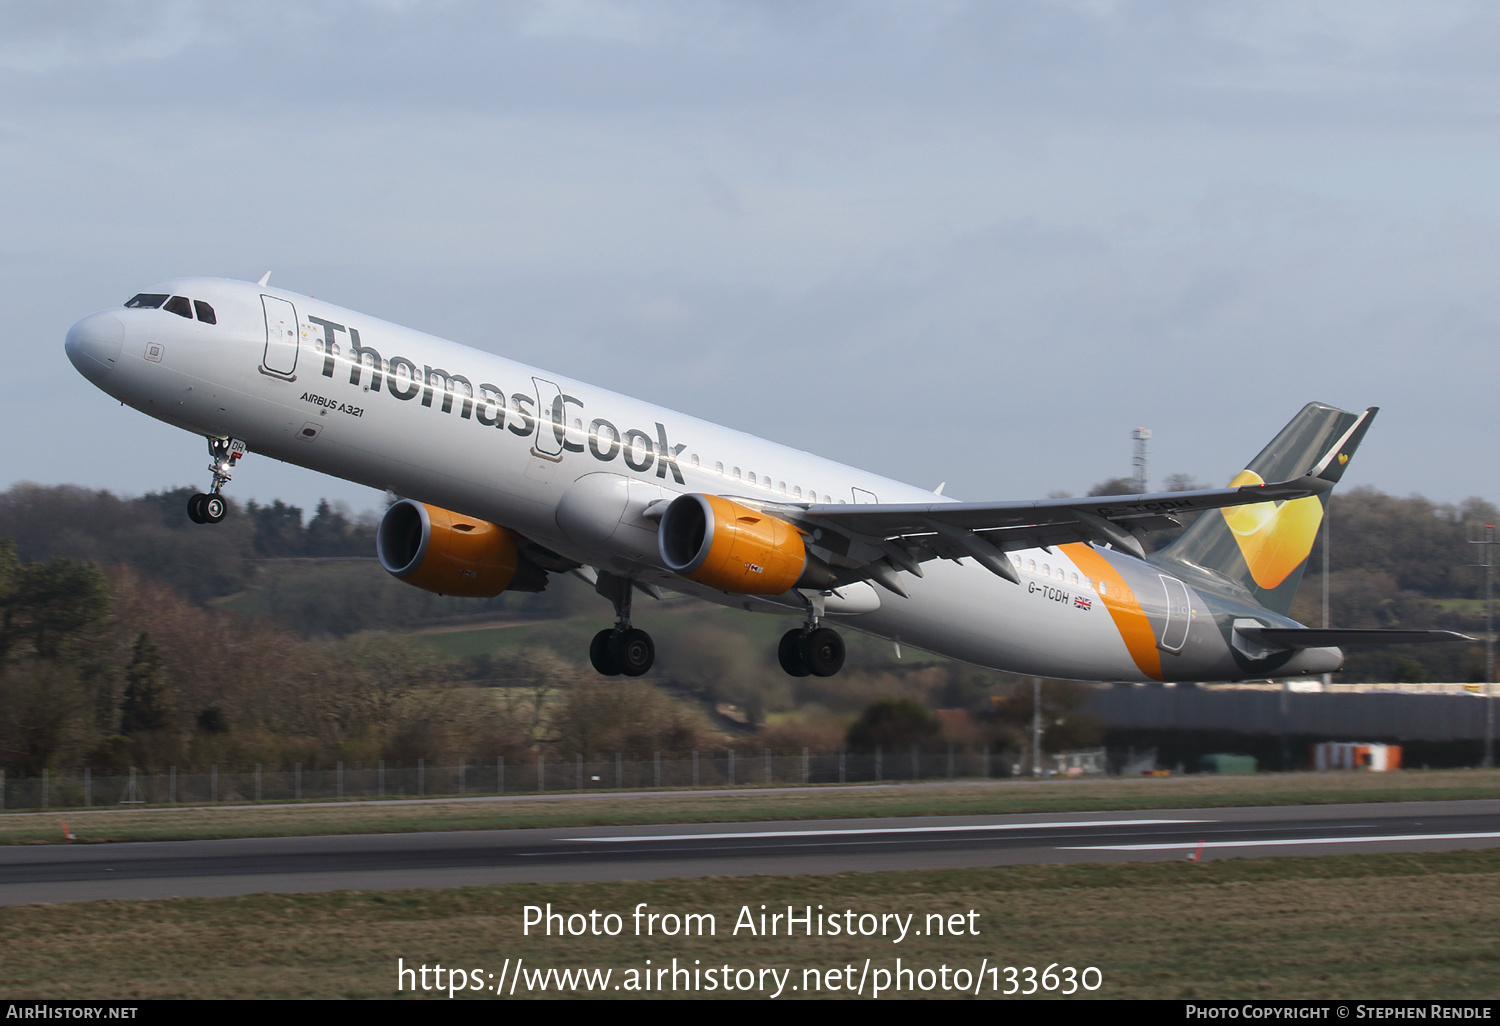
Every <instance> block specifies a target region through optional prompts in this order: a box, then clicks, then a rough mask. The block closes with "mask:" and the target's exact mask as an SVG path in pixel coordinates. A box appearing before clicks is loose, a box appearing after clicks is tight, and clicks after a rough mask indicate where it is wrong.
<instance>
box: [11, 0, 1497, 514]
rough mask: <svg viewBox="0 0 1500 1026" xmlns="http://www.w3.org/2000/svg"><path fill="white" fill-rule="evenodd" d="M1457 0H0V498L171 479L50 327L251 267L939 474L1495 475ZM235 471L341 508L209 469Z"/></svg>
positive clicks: (1487, 129) (1483, 139) (616, 382)
mask: <svg viewBox="0 0 1500 1026" xmlns="http://www.w3.org/2000/svg"><path fill="white" fill-rule="evenodd" d="M1496 53H1500V6H1497V5H1495V4H1492V3H1479V2H1475V3H1443V2H1424V3H1421V4H1413V3H1399V4H1396V3H1390V4H1388V3H1380V2H1374V0H1358V2H1349V3H1308V2H1305V0H1296V2H1288V3H1277V2H1271V0H1254V2H1244V3H1215V2H1203V3H1183V2H1180V0H1170V2H1160V3H1158V2H1138V3H1137V2H1108V0H1099V2H1081V0H1080V2H1045V3H1044V2H1024V0H1011V2H1006V3H993V2H991V3H972V4H971V3H961V2H953V3H940V2H932V0H923V2H919V3H916V2H914V3H881V2H875V0H859V2H851V3H821V2H796V3H793V2H777V3H713V2H707V0H690V2H684V3H672V2H655V3H643V4H632V3H594V2H588V0H572V2H550V3H549V2H535V3H523V2H517V3H508V4H498V3H490V2H485V3H437V2H435V3H408V2H397V0H386V2H355V0H349V2H334V0H323V2H320V3H317V4H307V3H285V4H282V3H274V2H267V0H258V2H255V3H229V2H224V0H215V2H208V3H196V2H190V0H181V2H141V3H127V2H116V0H100V2H94V3H89V2H71V3H66V4H60V3H54V2H29V0H6V2H5V3H4V4H0V212H3V218H0V225H3V227H4V230H3V232H0V260H3V270H4V274H3V279H0V280H3V283H4V284H3V285H0V288H3V290H4V292H5V295H4V302H3V309H4V310H5V311H6V313H7V318H8V330H7V331H6V332H5V333H4V334H3V336H0V338H3V339H4V342H3V345H4V352H5V355H6V362H7V365H8V367H9V372H8V373H7V374H6V375H5V376H4V377H3V378H0V418H3V419H0V432H3V438H4V440H5V443H6V444H5V445H4V446H0V486H8V485H10V484H12V483H15V482H17V481H36V482H41V483H46V484H55V483H63V482H69V483H76V484H81V485H87V486H90V487H103V488H109V489H111V490H114V491H116V492H119V493H124V494H139V493H141V492H145V491H149V490H155V489H159V488H164V487H172V486H174V485H179V484H194V485H197V486H198V487H200V488H201V487H203V486H205V485H206V484H207V473H206V472H205V471H204V469H203V468H204V465H205V464H206V462H207V453H206V450H205V448H204V446H203V443H202V441H201V439H198V438H196V437H194V436H190V435H187V434H185V433H184V432H181V431H178V430H176V429H173V428H169V427H167V426H165V425H162V424H159V423H157V422H155V421H152V420H150V419H149V418H147V417H145V416H143V415H142V414H139V413H136V412H135V411H133V410H128V409H122V408H120V407H119V406H118V404H115V403H113V402H112V401H110V400H109V399H108V398H107V397H106V396H105V395H104V394H103V393H101V392H98V391H97V390H95V389H94V388H93V387H92V386H90V385H89V384H88V383H87V382H85V381H84V380H83V379H82V378H81V377H79V376H78V375H77V373H76V372H74V371H73V369H72V367H71V366H70V365H69V364H68V362H67V360H66V358H65V356H64V354H63V350H62V339H63V334H64V332H65V331H66V330H67V327H68V325H69V324H71V323H72V322H73V321H74V320H76V319H78V318H79V317H81V316H83V315H84V314H87V313H89V312H92V311H94V310H96V309H99V308H102V307H105V306H111V305H117V304H119V303H120V302H122V301H123V300H125V299H126V298H128V297H129V296H131V295H132V294H134V293H135V292H137V291H139V290H140V289H141V287H142V286H144V285H146V284H148V283H150V282H152V281H154V280H157V279H160V278H164V277H169V276H174V275H184V274H208V275H223V276H228V277H235V278H243V279H248V280H254V279H256V278H258V277H260V275H261V274H263V273H264V272H265V271H267V270H270V271H271V272H272V282H273V283H274V284H276V285H279V286H282V287H284V288H288V289H292V290H295V291H298V292H305V293H311V294H314V295H317V296H319V297H321V298H325V299H328V300H331V301H333V302H336V303H340V304H342V305H345V306H349V307H353V308H355V309H357V310H360V311H363V312H366V313H369V314H372V315H376V316H381V317H385V318H388V319H390V320H394V321H396V322H398V323H402V324H406V325H409V326H412V327H415V328H420V329H423V330H426V331H430V332H433V333H435V334H438V335H442V336H445V337H448V338H452V339H455V340H457V341H460V342H463V343H466V344H468V345H473V346H477V347H479V348H482V349H488V350H491V351H494V352H497V353H502V354H505V355H507V356H511V357H515V358H518V359H522V360H526V361H529V362H532V363H535V364H538V365H540V366H542V367H545V368H548V369H550V370H553V371H556V372H558V373H562V374H567V375H571V376H574V377H577V378H581V379H583V380H585V381H593V382H598V383H601V384H607V385H609V386H610V387H613V388H616V389H618V390H620V391H624V392H628V393H631V394H635V395H638V396H640V397H642V398H645V399H649V400H651V401H654V402H658V403H661V404H664V405H667V406H671V407H675V408H677V409H680V410H684V411H686V412H689V413H692V414H695V415H697V416H702V417H706V418H710V419H714V420H719V421H722V422H725V423H728V424H730V425H731V426H734V427H737V428H741V429H744V430H747V431H753V432H756V433H759V434H762V435H765V436H768V437H770V438H772V439H776V440H778V441H783V442H787V443H790V444H794V445H797V446H799V447H802V448H806V449H810V450H814V451H816V452H819V453H821V454H824V455H827V456H830V457H833V458H836V459H839V460H842V461H844V462H847V463H851V464H854V465H857V466H861V467H865V468H868V469H870V470H874V471H878V472H880V473H884V474H887V475H890V476H893V477H897V478H901V479H903V480H909V481H912V482H913V483H916V484H922V485H926V486H928V487H931V486H934V485H936V484H937V483H938V482H939V481H947V482H948V489H947V492H948V494H950V495H957V496H959V497H962V498H967V499H984V498H995V499H999V498H1028V497H1037V496H1041V495H1045V494H1047V493H1048V492H1051V491H1053V490H1066V491H1070V492H1073V493H1081V492H1083V491H1084V490H1086V489H1087V488H1089V487H1090V486H1091V485H1093V484H1094V483H1096V482H1099V481H1101V480H1103V479H1105V478H1109V477H1113V476H1118V475H1124V474H1127V473H1129V471H1130V456H1131V442H1130V431H1131V429H1132V428H1134V427H1135V426H1136V425H1138V424H1139V425H1146V426H1149V427H1151V428H1152V429H1153V431H1154V433H1155V438H1154V440H1153V452H1152V468H1153V476H1154V477H1156V478H1157V480H1160V479H1161V478H1162V477H1164V476H1165V475H1167V474H1170V473H1174V472H1180V473H1187V474H1191V475H1193V476H1195V477H1197V478H1199V479H1202V480H1205V481H1209V482H1212V483H1215V484H1222V483H1225V482H1227V481H1228V479H1229V478H1230V477H1231V476H1232V475H1233V474H1234V472H1235V471H1237V470H1238V469H1240V468H1241V467H1242V466H1243V465H1244V463H1245V462H1246V461H1248V460H1249V458H1250V457H1251V456H1252V455H1254V453H1255V452H1256V451H1257V450H1258V449H1259V448H1260V446H1261V445H1262V444H1263V443H1264V442H1265V441H1266V440H1267V439H1269V438H1270V436H1271V435H1272V434H1273V433H1274V432H1275V431H1276V430H1277V429H1278V428H1279V427H1280V426H1281V425H1282V423H1284V422H1285V421H1286V420H1287V419H1288V418H1290V416H1291V415H1292V414H1293V413H1294V412H1295V411H1296V410H1297V409H1298V408H1299V407H1300V406H1301V405H1302V404H1303V403H1305V402H1307V401H1308V400H1312V399H1318V400H1323V401H1326V402H1331V403H1334V404H1337V405H1341V406H1344V407H1346V408H1352V409H1358V408H1363V407H1364V406H1369V405H1378V406H1381V407H1382V408H1383V412H1382V414H1381V417H1380V419H1379V420H1378V421H1377V422H1376V425H1375V427H1374V429H1373V430H1372V432H1371V434H1370V436H1369V438H1368V440H1367V441H1366V443H1365V447H1364V449H1362V450H1361V452H1360V455H1359V457H1358V458H1357V460H1356V461H1355V463H1354V464H1353V465H1352V466H1351V469H1350V472H1349V474H1348V475H1347V477H1346V478H1345V480H1346V481H1348V482H1351V483H1355V484H1369V485H1374V486H1377V487H1379V488H1382V489H1384V490H1386V491H1388V492H1393V493H1397V494H1406V493H1409V492H1421V493H1424V494H1426V495H1428V496H1429V497H1432V498H1434V499H1439V500H1443V501H1455V500H1458V499H1461V498H1463V497H1465V496H1468V495H1480V496H1483V497H1485V498H1488V499H1490V500H1492V501H1496V500H1500V471H1497V469H1496V467H1497V461H1496V460H1495V459H1494V457H1493V455H1492V454H1490V453H1489V452H1488V446H1489V444H1490V442H1491V441H1492V440H1494V439H1495V437H1496V433H1497V432H1496V428H1497V426H1500V414H1497V410H1496V403H1495V389H1494V386H1493V382H1494V380H1495V377H1496V370H1497V368H1496V359H1497V345H1496V343H1497V340H1500V134H1497V131H1496V129H1497V127H1500V62H1497V61H1496V60H1495V54H1496ZM230 493H231V494H232V495H233V496H234V497H236V498H239V499H242V500H243V499H248V498H252V497H253V498H255V499H257V500H260V501H269V500H270V499H272V498H276V497H280V498H284V499H287V500H289V501H292V502H295V503H297V504H299V505H303V506H304V507H311V506H312V505H313V504H315V503H316V501H317V499H318V497H319V496H324V495H326V496H329V497H331V498H335V499H339V500H342V501H345V502H348V503H349V504H350V505H351V506H352V507H353V508H354V509H355V510H360V509H364V508H373V507H375V506H377V505H378V504H379V502H380V496H379V495H377V494H376V493H373V492H370V491H368V490H366V489H363V488H359V487H356V486H353V485H349V484H346V483H343V482H339V481H335V480H333V479H330V478H325V477H321V476H319V475H316V474H312V473H311V472H308V471H304V470H300V469H297V468H294V467H287V466H283V465H281V464H276V463H273V462H271V461H269V460H265V459H255V458H253V457H252V458H250V459H247V460H245V461H244V462H243V463H242V464H241V467H240V470H239V472H238V473H237V475H236V480H235V481H234V483H233V484H232V485H231V486H230Z"/></svg>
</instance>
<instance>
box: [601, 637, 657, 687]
mask: <svg viewBox="0 0 1500 1026" xmlns="http://www.w3.org/2000/svg"><path fill="white" fill-rule="evenodd" d="M609 654H610V656H611V657H612V658H613V659H614V660H615V662H616V664H618V666H619V667H620V672H621V673H623V674H624V675H625V676H627V677H639V676H640V675H641V674H643V673H645V672H646V671H647V670H649V669H651V664H652V663H654V662H656V645H655V644H654V643H653V642H652V641H651V635H649V634H647V633H646V632H645V631H643V630H641V629H639V628H637V627H631V628H627V629H626V630H623V631H619V632H618V633H616V634H615V635H614V637H613V638H611V639H610V642H609Z"/></svg>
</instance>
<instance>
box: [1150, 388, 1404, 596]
mask: <svg viewBox="0 0 1500 1026" xmlns="http://www.w3.org/2000/svg"><path fill="white" fill-rule="evenodd" d="M1377 412H1378V410H1377V408H1376V407H1373V406H1372V407H1370V408H1369V409H1368V410H1366V411H1365V412H1363V413H1349V412H1347V411H1345V410H1339V409H1335V408H1334V407H1332V406H1325V405H1324V404H1322V403H1308V404H1307V405H1306V406H1304V407H1302V410H1301V412H1299V413H1298V414H1297V415H1296V416H1295V417H1293V418H1292V420H1291V423H1289V424H1287V426H1286V427H1284V428H1282V429H1281V431H1280V433H1278V434H1277V435H1276V437H1275V438H1273V439H1271V443H1270V444H1269V445H1267V446H1266V447H1265V448H1264V449H1262V450H1261V452H1260V455H1259V456H1257V457H1255V459H1253V460H1251V461H1250V464H1249V466H1247V467H1246V468H1245V469H1244V470H1242V471H1240V473H1239V474H1237V475H1236V476H1235V478H1234V480H1233V481H1231V482H1230V486H1231V487H1234V486H1237V485H1246V484H1261V483H1263V482H1265V481H1289V480H1291V479H1293V478H1297V477H1302V476H1303V475H1312V476H1314V477H1320V478H1322V479H1323V480H1325V481H1328V482H1330V483H1332V482H1337V481H1338V480H1339V478H1340V477H1342V476H1343V473H1344V467H1345V466H1347V465H1348V463H1349V459H1350V457H1352V456H1353V455H1354V450H1355V449H1357V448H1358V447H1359V443H1360V441H1361V440H1362V439H1363V438H1364V436H1365V432H1366V431H1368V430H1369V428H1370V422H1371V421H1372V420H1374V419H1375V414H1376V413H1377ZM1328 496H1329V493H1327V492H1325V493H1323V494H1322V495H1311V496H1308V497H1307V498H1304V499H1293V500H1291V501H1289V502H1257V503H1254V504H1252V505H1248V506H1232V507H1229V508H1227V509H1222V510H1212V511H1210V512H1207V513H1204V514H1203V515H1202V516H1200V517H1199V518H1198V520H1197V521H1196V522H1195V523H1194V524H1193V525H1192V526H1191V527H1189V528H1188V529H1187V530H1186V531H1184V532H1183V534H1182V537H1180V538H1178V539H1177V540H1176V541H1175V542H1173V543H1172V544H1171V545H1169V546H1167V547H1166V548H1165V549H1162V550H1161V551H1160V552H1157V553H1155V554H1154V555H1153V556H1152V557H1151V561H1152V562H1154V563H1176V564H1179V565H1183V566H1187V567H1194V568H1198V569H1200V570H1205V571H1208V572H1209V573H1211V574H1214V575H1216V576H1219V577H1226V578H1229V579H1230V580H1233V581H1236V582H1238V583H1240V584H1242V585H1244V586H1245V588H1247V589H1248V590H1249V592H1250V594H1251V595H1253V596H1254V597H1255V599H1256V601H1258V602H1259V603H1260V604H1261V605H1263V606H1265V607H1266V608H1267V609H1270V610H1272V611H1273V612H1276V613H1281V614H1283V615H1285V614H1286V613H1287V611H1288V610H1290V609H1291V607H1292V598H1293V597H1294V596H1295V595H1296V594H1297V585H1298V584H1300V583H1301V581H1302V571H1303V569H1304V568H1305V567H1306V566H1307V557H1308V555H1309V554H1310V553H1311V552H1312V546H1313V542H1314V541H1315V540H1316V538H1317V535H1318V528H1319V526H1321V524H1322V522H1323V511H1324V509H1325V507H1326V504H1327V502H1328Z"/></svg>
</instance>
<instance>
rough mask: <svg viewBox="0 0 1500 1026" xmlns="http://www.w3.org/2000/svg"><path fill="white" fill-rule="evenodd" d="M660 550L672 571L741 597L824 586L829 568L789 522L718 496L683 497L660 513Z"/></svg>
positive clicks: (698, 495) (688, 495) (697, 494)
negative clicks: (805, 543)
mask: <svg viewBox="0 0 1500 1026" xmlns="http://www.w3.org/2000/svg"><path fill="white" fill-rule="evenodd" d="M657 546H658V548H659V550H660V553H661V558H662V562H663V563H665V564H666V567H667V569H668V570H671V571H672V572H673V573H675V574H681V575H682V576H683V577H686V578H687V579H688V580H690V581H697V582H698V583H699V584H706V585H708V586H709V587H711V588H717V589H719V590H720V591H727V592H731V593H733V594H737V595H780V594H781V593H782V592H784V591H787V590H789V589H791V588H819V589H821V588H825V587H827V586H828V584H829V583H830V581H831V577H830V574H829V572H828V568H827V567H826V566H824V565H823V564H822V563H821V562H820V561H819V560H817V559H816V558H814V557H812V556H811V555H809V554H808V551H807V546H806V545H804V544H803V542H802V535H801V533H800V532H799V531H798V530H797V528H795V527H793V526H792V525H791V524H789V523H787V522H786V521H785V520H781V519H779V518H777V517H773V516H771V515H770V514H768V513H762V512H760V511H759V510H754V509H751V508H750V507H749V506H745V505H742V504H740V503H738V502H734V501H732V500H730V499H725V498H721V497H719V496H717V495H703V494H700V493H689V494H687V495H679V496H678V497H677V498H675V499H673V500H672V502H671V504H670V505H668V506H667V510H666V512H665V513H663V514H662V518H661V527H660V529H659V530H658V531H657Z"/></svg>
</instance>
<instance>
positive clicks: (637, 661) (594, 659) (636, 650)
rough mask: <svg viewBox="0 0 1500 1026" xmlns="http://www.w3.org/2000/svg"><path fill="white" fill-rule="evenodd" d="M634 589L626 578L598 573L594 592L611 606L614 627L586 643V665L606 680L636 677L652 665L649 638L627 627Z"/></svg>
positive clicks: (652, 645) (653, 653)
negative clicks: (605, 599) (589, 664)
mask: <svg viewBox="0 0 1500 1026" xmlns="http://www.w3.org/2000/svg"><path fill="white" fill-rule="evenodd" d="M633 588H634V585H633V584H632V583H631V581H630V580H629V579H628V578H625V577H616V576H615V575H614V574H608V573H600V574H599V582H598V583H597V584H596V585H594V590H595V591H597V592H598V593H599V594H601V595H603V596H604V597H605V598H607V599H609V600H610V601H611V602H613V603H614V607H615V626H614V628H613V629H608V628H606V629H605V630H602V631H600V632H599V633H598V634H595V635H594V640H593V641H591V642H590V643H589V662H591V663H593V664H594V669H596V670H598V671H599V672H600V673H601V674H603V675H604V676H606V677H618V676H620V675H621V674H624V675H625V676H627V677H639V676H640V675H641V674H643V673H645V672H646V671H647V670H649V669H651V666H652V664H653V663H655V662H656V645H655V643H654V642H652V640H651V635H649V634H647V633H646V632H645V631H643V630H641V629H640V628H639V627H632V626H630V596H631V592H632V590H633Z"/></svg>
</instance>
